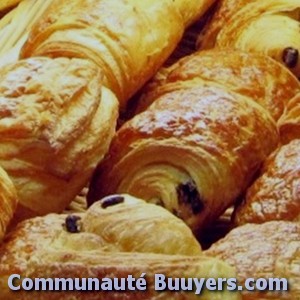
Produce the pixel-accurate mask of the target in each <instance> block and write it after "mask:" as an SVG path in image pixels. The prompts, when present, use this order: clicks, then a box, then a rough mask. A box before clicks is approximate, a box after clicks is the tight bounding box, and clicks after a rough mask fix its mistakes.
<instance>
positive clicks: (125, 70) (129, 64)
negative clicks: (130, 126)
mask: <svg viewBox="0 0 300 300" xmlns="http://www.w3.org/2000/svg"><path fill="white" fill-rule="evenodd" d="M213 2H214V0H200V1H199V0H189V1H185V0H175V1H170V0H160V1H153V0H143V1H136V0H130V1H124V0H118V1H111V0H101V1H95V0H64V1H61V0H54V1H53V4H52V5H51V6H50V7H49V9H48V10H47V11H46V13H45V14H44V15H43V17H42V18H41V19H40V21H39V22H37V23H36V24H35V26H34V27H33V29H32V32H31V34H30V37H29V39H28V41H27V42H26V44H25V46H24V48H23V49H22V51H21V57H23V58H24V57H29V56H39V55H43V56H51V57H62V56H67V57H80V58H89V59H91V60H93V61H94V62H95V63H96V64H97V65H98V66H99V67H100V68H101V70H102V71H103V74H104V84H105V85H106V86H107V87H108V88H109V89H111V90H112V91H113V92H114V93H115V94H116V95H117V97H118V99H119V101H120V104H121V107H122V108H125V106H126V102H127V100H128V99H129V98H130V97H131V96H132V95H133V94H134V93H135V92H137V91H138V89H139V88H141V87H142V85H143V84H144V83H145V82H146V81H147V80H149V79H150V77H151V76H153V75H154V74H155V72H156V71H157V70H158V68H159V67H160V66H161V65H162V64H163V62H164V61H165V60H166V59H167V58H168V56H169V55H170V54H171V53H172V51H173V50H174V49H175V47H176V45H177V44H178V42H179V41H180V39H181V37H182V35H183V32H184V29H185V27H186V26H188V25H189V24H190V23H191V22H192V21H194V20H195V19H196V18H198V17H200V16H201V15H202V14H204V13H205V11H206V10H207V9H208V7H209V6H210V5H211V4H212V3H213Z"/></svg>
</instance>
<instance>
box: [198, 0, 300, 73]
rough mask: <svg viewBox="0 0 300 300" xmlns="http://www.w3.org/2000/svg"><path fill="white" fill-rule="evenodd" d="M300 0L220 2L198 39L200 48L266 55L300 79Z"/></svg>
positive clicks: (235, 0)
mask: <svg viewBox="0 0 300 300" xmlns="http://www.w3.org/2000/svg"><path fill="white" fill-rule="evenodd" d="M299 9H300V4H299V1H298V0H268V1H261V0H250V1H249V0H221V1H219V4H218V8H217V11H216V13H215V14H214V16H213V18H212V20H211V21H210V22H208V24H207V25H206V28H205V30H204V33H203V32H202V33H201V34H200V37H199V39H198V46H199V49H209V48H212V47H217V48H230V49H240V50H245V51H249V52H257V53H261V54H266V55H269V56H271V57H272V58H274V59H276V60H278V61H279V62H281V63H282V64H283V65H284V66H286V67H287V68H289V69H290V70H291V71H292V72H293V73H294V74H295V75H296V76H297V77H299V76H300V57H299V51H300V33H299Z"/></svg>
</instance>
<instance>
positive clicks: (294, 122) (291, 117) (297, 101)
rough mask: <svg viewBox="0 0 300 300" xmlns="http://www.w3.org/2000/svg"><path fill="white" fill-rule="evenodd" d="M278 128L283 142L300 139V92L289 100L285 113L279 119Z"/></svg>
mask: <svg viewBox="0 0 300 300" xmlns="http://www.w3.org/2000/svg"><path fill="white" fill-rule="evenodd" d="M278 128H279V131H280V136H281V141H282V143H284V144H287V143H288V142H290V141H292V140H293V139H300V93H298V94H297V95H296V96H295V97H294V98H293V99H292V100H291V101H289V104H288V105H287V107H286V109H285V112H284V114H283V115H282V116H281V117H280V119H279V120H278Z"/></svg>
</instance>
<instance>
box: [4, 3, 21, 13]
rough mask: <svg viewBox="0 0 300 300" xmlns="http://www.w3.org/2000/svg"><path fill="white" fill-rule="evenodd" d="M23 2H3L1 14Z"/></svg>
mask: <svg viewBox="0 0 300 300" xmlns="http://www.w3.org/2000/svg"><path fill="white" fill-rule="evenodd" d="M21 1H22V0H1V2H0V12H1V11H4V10H6V9H9V8H11V7H13V6H15V5H17V4H19V3H20V2H21Z"/></svg>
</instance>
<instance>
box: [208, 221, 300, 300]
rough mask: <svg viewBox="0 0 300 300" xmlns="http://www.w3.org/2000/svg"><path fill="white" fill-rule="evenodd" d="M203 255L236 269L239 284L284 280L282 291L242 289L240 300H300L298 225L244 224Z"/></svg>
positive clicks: (287, 223) (278, 222) (284, 223)
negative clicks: (284, 290) (253, 280)
mask: <svg viewBox="0 0 300 300" xmlns="http://www.w3.org/2000/svg"><path fill="white" fill-rule="evenodd" d="M205 254H206V255H210V256H213V257H218V258H220V259H223V260H225V261H226V262H228V263H229V264H230V265H232V266H234V267H236V269H237V278H238V280H239V282H240V283H241V284H243V283H244V282H245V280H246V279H249V278H254V279H255V280H257V279H260V278H265V279H269V278H274V279H276V278H277V279H282V278H285V279H287V280H288V291H286V292H276V291H267V290H266V291H263V292H259V291H258V290H254V291H248V292H247V291H246V289H244V290H243V292H242V299H243V300H257V299H259V300H278V299H280V300H284V299H286V300H298V299H300V269H299V261H300V224H299V223H295V222H286V221H273V222H268V223H264V224H247V225H244V226H241V227H238V228H236V229H234V230H232V231H231V232H230V233H229V234H228V235H227V236H226V237H225V238H224V239H222V240H220V241H219V242H217V243H216V244H214V245H213V246H212V247H211V248H210V249H209V250H207V251H205ZM252 283H253V282H252ZM252 283H251V284H252ZM281 288H282V286H281Z"/></svg>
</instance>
